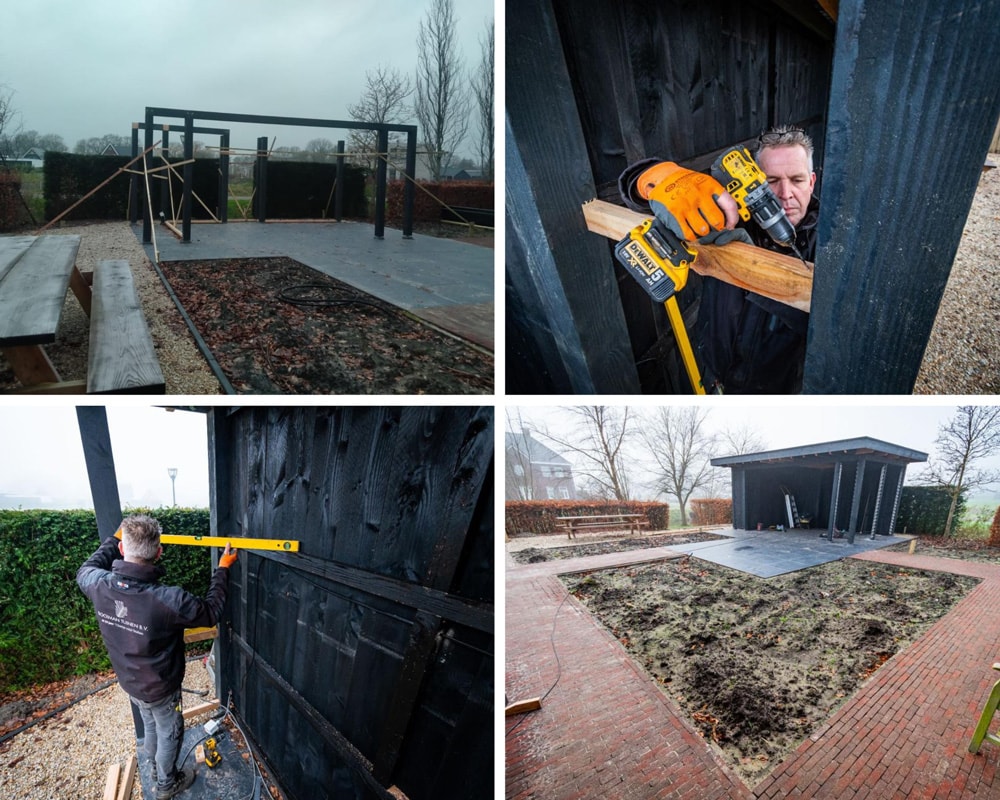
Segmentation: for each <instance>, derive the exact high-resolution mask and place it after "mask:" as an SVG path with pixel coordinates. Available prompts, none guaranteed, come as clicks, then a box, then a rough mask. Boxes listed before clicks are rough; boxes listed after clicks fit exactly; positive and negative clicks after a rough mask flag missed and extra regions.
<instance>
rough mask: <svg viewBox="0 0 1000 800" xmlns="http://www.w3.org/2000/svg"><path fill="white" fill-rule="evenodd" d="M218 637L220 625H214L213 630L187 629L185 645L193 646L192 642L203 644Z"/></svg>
mask: <svg viewBox="0 0 1000 800" xmlns="http://www.w3.org/2000/svg"><path fill="white" fill-rule="evenodd" d="M218 635H219V626H218V625H213V626H212V627H211V628H185V629H184V644H191V642H203V641H205V640H206V639H214V638H215V637H216V636H218Z"/></svg>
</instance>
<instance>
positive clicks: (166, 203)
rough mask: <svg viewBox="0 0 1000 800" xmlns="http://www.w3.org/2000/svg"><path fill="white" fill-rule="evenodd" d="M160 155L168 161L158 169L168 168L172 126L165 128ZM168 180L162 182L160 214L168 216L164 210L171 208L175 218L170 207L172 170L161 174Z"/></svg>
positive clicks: (171, 214) (171, 216) (158, 165)
mask: <svg viewBox="0 0 1000 800" xmlns="http://www.w3.org/2000/svg"><path fill="white" fill-rule="evenodd" d="M160 153H162V155H163V158H165V159H167V160H166V161H165V162H164V163H162V164H156V165H155V166H157V167H162V166H166V164H167V163H169V161H170V126H169V125H164V126H163V139H161V140H160ZM159 174H160V175H162V176H163V177H164V178H166V180H164V181H160V213H161V214H163V215H164V216H167V212H166V211H165V210H164V209H167V208H170V214H169V216H170V218H171V219H172V218H173V214H174V210H173V208H171V206H170V179H171V175H170V170H169V169H168V170H165V171H164V172H161V173H159Z"/></svg>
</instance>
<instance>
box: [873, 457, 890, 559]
mask: <svg viewBox="0 0 1000 800" xmlns="http://www.w3.org/2000/svg"><path fill="white" fill-rule="evenodd" d="M888 467H889V465H888V464H883V465H882V469H881V470H880V471H879V474H878V494H876V495H875V514H874V516H873V518H872V534H871V536H869V537H868V538H869V539H871V540H872V541H874V540H875V534H876V533H878V517H879V512H880V511H881V510H882V492H883V491H884V490H885V471H886V469H888ZM890 533H891V531H890Z"/></svg>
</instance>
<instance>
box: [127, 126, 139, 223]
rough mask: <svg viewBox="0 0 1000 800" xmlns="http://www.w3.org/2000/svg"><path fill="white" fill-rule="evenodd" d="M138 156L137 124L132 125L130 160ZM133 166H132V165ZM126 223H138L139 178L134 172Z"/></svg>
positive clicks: (130, 181) (129, 190)
mask: <svg viewBox="0 0 1000 800" xmlns="http://www.w3.org/2000/svg"><path fill="white" fill-rule="evenodd" d="M138 155H139V123H138V122H133V123H132V158H135V157H136V156H138ZM132 166H133V167H134V166H135V165H134V164H133V165H132ZM128 221H129V222H130V223H131V224H132V225H135V224H136V223H137V222H138V221H139V176H138V175H136V174H135V173H134V172H133V173H132V174H131V175H129V182H128Z"/></svg>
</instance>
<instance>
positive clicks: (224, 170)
mask: <svg viewBox="0 0 1000 800" xmlns="http://www.w3.org/2000/svg"><path fill="white" fill-rule="evenodd" d="M219 222H221V223H222V224H223V225H225V224H226V223H227V222H229V134H228V133H223V134H222V135H221V136H220V137H219Z"/></svg>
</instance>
